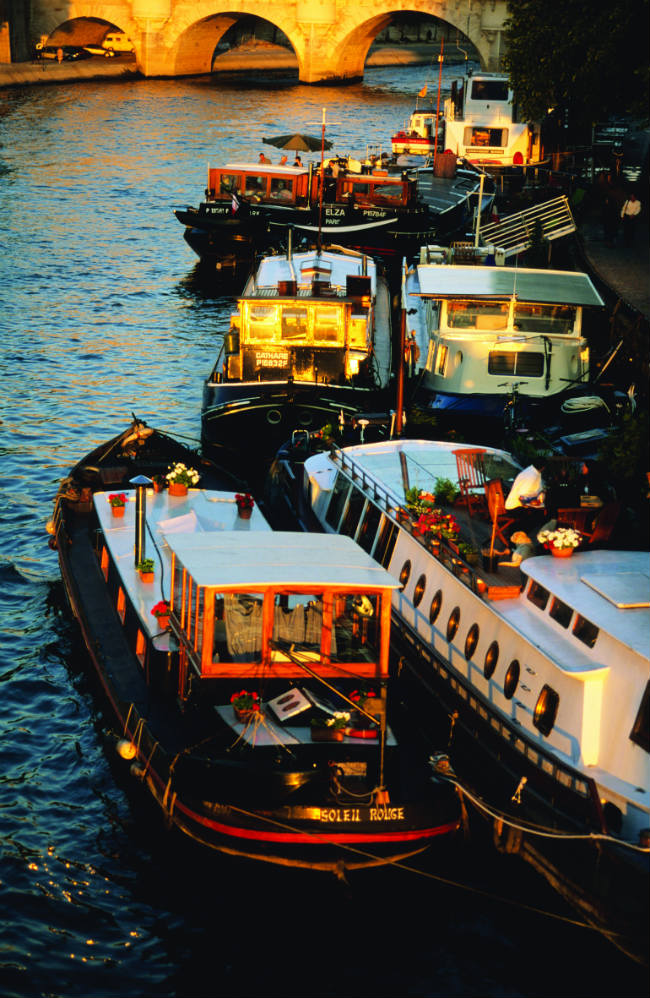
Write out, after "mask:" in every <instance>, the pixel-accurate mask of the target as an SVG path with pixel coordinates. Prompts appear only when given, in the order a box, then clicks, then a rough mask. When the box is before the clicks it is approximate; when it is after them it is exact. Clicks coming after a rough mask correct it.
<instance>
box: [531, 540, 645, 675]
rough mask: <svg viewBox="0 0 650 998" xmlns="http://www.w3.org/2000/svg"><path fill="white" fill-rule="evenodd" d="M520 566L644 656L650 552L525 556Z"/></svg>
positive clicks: (603, 628) (535, 579) (591, 621)
mask: <svg viewBox="0 0 650 998" xmlns="http://www.w3.org/2000/svg"><path fill="white" fill-rule="evenodd" d="M522 567H523V570H524V571H525V573H526V575H528V576H530V578H531V579H533V580H534V581H535V582H538V583H539V584H540V585H541V586H543V587H544V588H545V589H548V591H549V592H550V593H552V594H553V595H554V596H557V598H558V599H560V600H562V602H563V603H566V604H567V605H568V606H570V607H572V608H573V609H574V610H576V611H577V613H579V614H580V615H581V616H582V617H585V618H586V619H587V620H588V621H590V623H592V624H595V626H596V627H599V628H601V630H603V631H606V632H607V633H608V634H611V635H612V636H613V637H614V638H616V640H617V641H621V642H622V643H623V644H625V645H627V646H628V647H630V648H633V649H634V651H636V652H638V654H640V655H643V657H644V658H646V659H648V658H649V657H650V552H648V551H577V552H576V553H575V554H574V555H573V556H572V557H571V558H562V559H560V558H549V557H539V558H528V559H527V560H526V561H525V562H524V565H523V566H522Z"/></svg>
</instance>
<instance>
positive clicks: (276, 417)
mask: <svg viewBox="0 0 650 998" xmlns="http://www.w3.org/2000/svg"><path fill="white" fill-rule="evenodd" d="M266 421H267V423H270V424H271V426H277V425H278V423H280V422H281V421H282V413H281V412H280V410H279V409H269V411H268V412H267V414H266Z"/></svg>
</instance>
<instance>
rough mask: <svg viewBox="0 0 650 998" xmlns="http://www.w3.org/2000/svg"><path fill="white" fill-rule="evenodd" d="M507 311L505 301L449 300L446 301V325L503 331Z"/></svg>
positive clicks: (507, 307)
mask: <svg viewBox="0 0 650 998" xmlns="http://www.w3.org/2000/svg"><path fill="white" fill-rule="evenodd" d="M508 311H509V305H508V303H507V302H491V301H450V302H447V327H448V328H449V329H480V330H489V331H499V330H504V331H505V330H506V329H507V328H508Z"/></svg>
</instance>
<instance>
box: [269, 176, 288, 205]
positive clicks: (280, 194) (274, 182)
mask: <svg viewBox="0 0 650 998" xmlns="http://www.w3.org/2000/svg"><path fill="white" fill-rule="evenodd" d="M291 188H292V184H291V181H290V180H288V179H287V178H285V177H271V197H272V198H274V199H275V200H276V201H291V200H293V191H292V189H291Z"/></svg>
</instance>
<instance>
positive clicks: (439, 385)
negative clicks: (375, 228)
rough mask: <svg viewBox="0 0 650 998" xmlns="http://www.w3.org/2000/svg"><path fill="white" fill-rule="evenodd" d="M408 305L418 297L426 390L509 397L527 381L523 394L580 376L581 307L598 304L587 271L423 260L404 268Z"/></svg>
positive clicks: (583, 345) (555, 388) (585, 360)
mask: <svg viewBox="0 0 650 998" xmlns="http://www.w3.org/2000/svg"><path fill="white" fill-rule="evenodd" d="M405 289H406V303H407V304H406V307H407V309H408V308H409V307H411V308H412V307H413V304H412V303H413V302H414V301H415V300H417V299H419V302H420V305H419V310H420V311H419V315H417V318H416V319H414V320H413V323H414V325H418V323H419V330H418V332H419V336H418V339H419V340H420V342H422V340H423V339H424V340H425V342H426V347H425V350H426V351H427V352H426V354H425V355H426V365H425V366H426V371H427V379H426V380H427V383H428V385H429V387H435V388H436V389H437V390H440V391H445V392H453V393H461V394H472V393H487V394H490V395H492V394H494V393H496V394H501V395H503V394H506V393H507V392H508V391H509V390H510V386H511V383H507V382H504V378H511V379H524V380H525V384H526V392H525V393H526V394H527V395H538V396H542V395H546V394H549V393H553V392H560V391H563V390H566V388H567V385H568V384H570V383H574V382H580V381H585V380H586V379H587V376H588V368H589V350H588V346H587V341H586V339H585V338H584V336H583V332H582V313H583V309H584V308H585V306H599V307H602V304H603V302H602V300H601V298H600V296H599V295H598V293H597V292H596V290H595V288H594V286H593V284H592V283H591V281H590V279H589V277H588V276H587V275H586V274H580V273H573V272H562V271H549V270H532V269H531V270H522V269H518V268H509V267H490V266H461V265H453V264H452V265H446V264H424V265H419V266H417V267H416V268H415V269H414V270H411V271H409V272H407V274H406V279H405Z"/></svg>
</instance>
